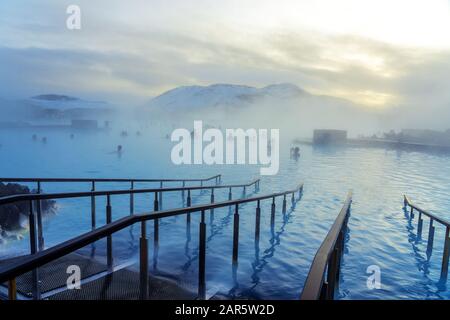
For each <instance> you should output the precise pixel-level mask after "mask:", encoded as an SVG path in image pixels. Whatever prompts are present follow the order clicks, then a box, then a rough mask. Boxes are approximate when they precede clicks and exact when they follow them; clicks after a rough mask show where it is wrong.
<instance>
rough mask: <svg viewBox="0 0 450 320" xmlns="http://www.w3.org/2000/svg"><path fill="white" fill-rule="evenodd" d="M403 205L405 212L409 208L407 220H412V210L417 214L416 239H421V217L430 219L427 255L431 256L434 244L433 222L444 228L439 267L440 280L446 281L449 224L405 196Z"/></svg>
mask: <svg viewBox="0 0 450 320" xmlns="http://www.w3.org/2000/svg"><path fill="white" fill-rule="evenodd" d="M403 205H404V209H405V211H406V209H407V207H408V206H409V207H410V208H411V211H410V215H409V219H410V220H413V219H414V210H416V211H418V212H419V217H418V223H417V235H418V237H422V227H423V219H422V215H425V216H427V217H429V218H430V223H429V229H428V241H427V253H428V254H429V255H431V252H432V251H433V243H434V229H435V228H434V225H433V222H434V221H436V222H438V223H440V224H441V225H443V226H444V227H445V239H444V250H443V253H442V265H441V279H442V280H444V279H447V276H448V261H449V257H450V222H448V221H447V220H445V219H442V218H440V217H438V216H436V215H434V214H432V213H430V212H429V211H427V210H424V209H422V208H420V207H419V206H417V205H415V204H413V203H412V201H411V200H410V199H409V198H408V197H407V196H406V195H404V196H403Z"/></svg>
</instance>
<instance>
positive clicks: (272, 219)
mask: <svg viewBox="0 0 450 320" xmlns="http://www.w3.org/2000/svg"><path fill="white" fill-rule="evenodd" d="M274 224H275V197H273V198H272V206H271V210H270V225H271V226H272V227H273V225H274Z"/></svg>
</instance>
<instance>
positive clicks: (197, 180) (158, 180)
mask: <svg viewBox="0 0 450 320" xmlns="http://www.w3.org/2000/svg"><path fill="white" fill-rule="evenodd" d="M221 177H222V175H221V174H218V175H215V176H212V177H209V178H198V179H135V178H117V179H114V178H113V179H109V178H106V179H105V178H0V182H2V181H3V182H183V181H186V182H200V181H210V180H214V179H220V178H221Z"/></svg>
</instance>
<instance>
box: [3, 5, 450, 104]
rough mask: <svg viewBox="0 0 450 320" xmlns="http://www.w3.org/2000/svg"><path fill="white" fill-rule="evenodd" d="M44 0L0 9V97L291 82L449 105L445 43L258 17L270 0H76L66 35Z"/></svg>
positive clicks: (111, 95)
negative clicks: (128, 1) (257, 1)
mask: <svg viewBox="0 0 450 320" xmlns="http://www.w3.org/2000/svg"><path fill="white" fill-rule="evenodd" d="M35 3H37V2H35ZM43 3H44V4H45V5H44V6H42V7H41V6H39V7H36V5H34V4H33V2H31V4H30V2H23V1H18V2H16V4H15V5H13V6H2V7H1V9H5V11H1V12H2V13H1V14H0V22H1V23H2V25H4V28H2V30H1V31H0V41H1V43H2V44H3V47H0V63H1V65H2V69H1V70H0V95H2V96H7V95H15V96H30V95H33V94H39V93H43V92H62V93H67V94H69V93H70V94H74V95H76V94H82V95H83V96H86V95H87V96H89V97H94V98H96V99H104V100H112V99H114V100H115V99H118V100H121V101H127V100H131V101H136V102H140V101H144V100H146V99H148V98H149V97H150V96H154V95H157V94H159V93H161V92H163V91H164V90H168V89H171V88H173V87H175V86H180V85H192V84H201V85H207V84H212V83H235V84H247V85H252V86H259V87H261V86H265V85H267V84H271V83H280V82H292V83H295V84H297V85H298V86H300V87H303V88H305V89H306V90H308V91H311V92H313V93H316V94H323V95H333V96H338V97H342V98H346V99H350V100H352V101H354V102H355V103H357V104H359V105H361V107H362V108H369V109H371V110H373V109H380V110H394V111H395V112H397V110H416V109H417V110H430V109H433V108H434V109H436V110H445V106H448V104H449V101H450V97H449V93H448V92H450V90H449V89H450V88H449V86H450V85H449V82H448V80H447V78H448V76H447V75H448V74H449V71H450V62H449V61H450V60H449V57H450V51H448V50H447V49H445V48H444V49H442V48H440V49H436V48H434V47H423V46H419V45H408V46H407V45H405V44H403V43H398V44H395V43H393V42H392V41H391V42H387V41H381V40H379V39H378V40H374V39H373V38H369V37H365V36H362V35H361V34H360V32H356V31H357V30H355V32H354V33H351V32H345V33H330V32H328V31H323V30H320V29H317V28H314V29H313V28H308V27H306V26H301V25H298V24H293V23H292V21H286V23H282V24H281V25H279V24H277V23H276V22H277V21H278V22H280V21H281V22H284V21H283V20H280V19H275V20H271V21H270V23H269V22H268V23H267V24H264V23H262V22H263V21H260V20H261V19H262V16H260V15H259V13H262V12H270V11H271V7H270V6H269V4H265V5H264V6H263V7H258V6H253V7H252V6H248V5H246V6H245V8H246V10H245V11H243V12H236V15H235V16H233V15H232V14H231V13H232V12H231V11H230V10H232V6H230V5H226V6H225V7H224V8H222V9H223V12H221V9H220V8H212V4H211V3H209V2H208V1H201V2H195V3H194V4H192V5H187V4H183V3H182V2H176V3H173V4H171V5H170V6H169V5H167V3H166V2H164V1H156V2H155V1H152V2H151V3H150V4H149V3H148V2H145V1H141V2H138V3H137V4H136V5H134V6H130V7H129V10H125V9H126V8H125V7H126V6H125V7H124V5H123V4H121V3H120V2H112V3H109V2H102V1H99V2H95V4H94V3H92V2H88V1H80V5H81V7H82V15H83V20H82V26H83V27H82V30H81V31H80V32H71V31H68V30H66V29H65V27H64V26H65V23H64V18H65V4H64V3H60V4H58V5H55V4H53V3H51V2H45V1H43ZM203 5H204V6H203ZM250 7H252V8H254V11H255V12H254V15H255V16H251V17H250V15H251V13H252V11H251V10H250ZM106 9H107V10H106ZM209 9H211V10H209ZM304 9H305V10H311V8H304ZM278 11H279V10H275V11H274V15H275V14H281V13H282V15H281V16H278V18H280V17H282V16H284V15H286V17H288V16H290V14H289V12H288V11H287V10H284V11H283V12H281V13H280V12H278ZM277 12H278V13H277ZM305 12H306V11H305ZM417 12H419V11H417ZM303 14H304V13H303ZM233 17H234V18H233ZM246 17H248V18H249V21H248V22H244V21H246V20H245V19H244V18H246ZM272 18H274V17H272ZM361 19H362V17H361ZM262 20H264V19H262ZM258 21H259V22H258ZM401 21H402V20H401V18H399V23H400V22H401ZM408 21H409V20H408ZM335 22H336V23H338V21H335ZM325 29H326V28H325ZM325 29H324V30H325ZM3 66H5V67H3ZM417 112H418V113H419V111H417ZM424 112H426V111H424Z"/></svg>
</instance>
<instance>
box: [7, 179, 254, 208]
mask: <svg viewBox="0 0 450 320" xmlns="http://www.w3.org/2000/svg"><path fill="white" fill-rule="evenodd" d="M259 182H260V179H255V180H252V181H251V182H249V183H247V184H230V185H211V186H190V187H171V188H151V189H125V190H102V191H82V192H64V193H30V194H15V195H10V196H5V197H0V205H4V204H9V203H13V202H19V201H34V200H48V199H68V198H84V197H96V196H108V195H111V196H112V195H121V194H136V193H153V192H157V193H161V192H173V191H189V190H191V191H192V190H204V189H208V190H210V189H229V188H239V187H249V186H252V185H255V184H258V183H259Z"/></svg>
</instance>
